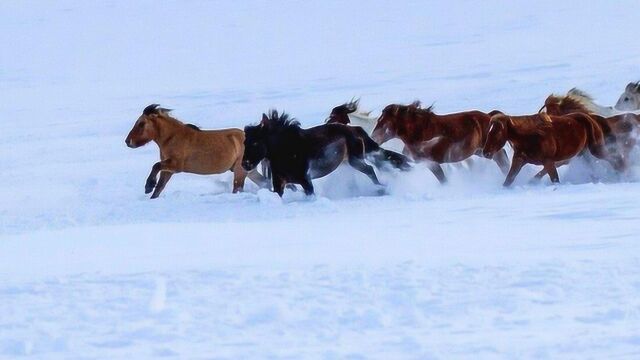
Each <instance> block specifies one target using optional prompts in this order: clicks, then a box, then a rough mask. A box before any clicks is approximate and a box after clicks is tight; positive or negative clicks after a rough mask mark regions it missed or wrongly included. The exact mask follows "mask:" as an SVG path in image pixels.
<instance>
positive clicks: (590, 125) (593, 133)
mask: <svg viewBox="0 0 640 360" xmlns="http://www.w3.org/2000/svg"><path fill="white" fill-rule="evenodd" d="M573 118H574V119H575V120H576V121H578V122H579V123H581V124H582V125H584V127H585V130H586V131H587V146H588V147H589V151H590V152H591V153H592V154H593V155H594V156H595V157H597V158H604V157H606V156H607V150H606V148H605V143H604V133H603V131H602V127H601V126H600V124H598V122H597V121H595V120H594V119H593V118H592V117H591V116H589V115H587V114H582V113H575V114H573Z"/></svg>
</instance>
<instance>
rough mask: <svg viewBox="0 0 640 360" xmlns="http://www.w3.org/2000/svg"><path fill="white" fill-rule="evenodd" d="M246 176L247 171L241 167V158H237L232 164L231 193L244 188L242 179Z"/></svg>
mask: <svg viewBox="0 0 640 360" xmlns="http://www.w3.org/2000/svg"><path fill="white" fill-rule="evenodd" d="M246 178H247V172H246V171H245V170H244V168H243V167H242V159H238V161H236V163H235V165H234V166H233V191H232V192H233V193H234V194H235V193H237V192H239V191H242V190H243V189H244V180H245V179H246Z"/></svg>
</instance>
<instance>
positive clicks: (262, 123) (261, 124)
mask: <svg viewBox="0 0 640 360" xmlns="http://www.w3.org/2000/svg"><path fill="white" fill-rule="evenodd" d="M267 122H269V118H268V117H267V114H265V113H262V121H260V126H261V127H262V126H265V125H267Z"/></svg>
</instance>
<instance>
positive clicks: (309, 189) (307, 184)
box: [300, 174, 314, 196]
mask: <svg viewBox="0 0 640 360" xmlns="http://www.w3.org/2000/svg"><path fill="white" fill-rule="evenodd" d="M300 185H301V186H302V188H303V189H304V193H305V195H308V196H309V195H313V194H314V191H313V183H312V182H311V176H309V175H308V174H307V175H306V176H305V177H304V179H303V180H302V181H300Z"/></svg>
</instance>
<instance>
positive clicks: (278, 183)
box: [271, 172, 287, 197]
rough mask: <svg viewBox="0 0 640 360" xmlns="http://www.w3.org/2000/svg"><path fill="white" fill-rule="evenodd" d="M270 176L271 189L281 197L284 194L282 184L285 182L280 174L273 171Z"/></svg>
mask: <svg viewBox="0 0 640 360" xmlns="http://www.w3.org/2000/svg"><path fill="white" fill-rule="evenodd" d="M271 178H272V180H273V191H274V192H276V193H277V194H278V195H280V197H282V195H284V186H285V185H286V183H287V182H286V181H284V179H283V178H282V177H281V176H279V175H277V174H275V173H273V172H272V173H271Z"/></svg>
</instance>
